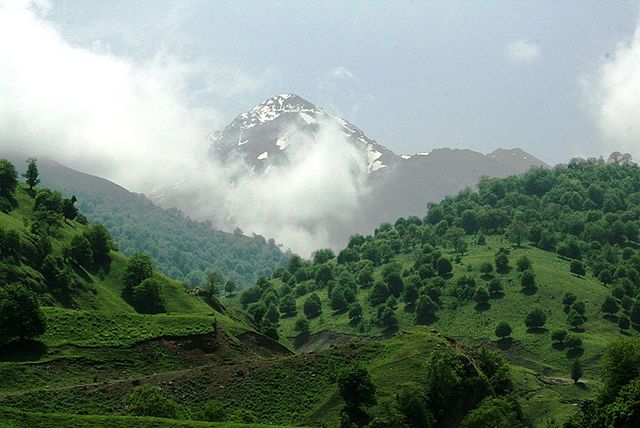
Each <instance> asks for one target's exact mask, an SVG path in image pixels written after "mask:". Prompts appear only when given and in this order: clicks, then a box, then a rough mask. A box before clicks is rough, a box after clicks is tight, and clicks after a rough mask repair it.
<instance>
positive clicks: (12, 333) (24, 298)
mask: <svg viewBox="0 0 640 428" xmlns="http://www.w3.org/2000/svg"><path fill="white" fill-rule="evenodd" d="M45 329H46V322H45V318H44V314H43V313H42V311H41V310H40V305H39V303H38V299H37V298H36V295H35V294H33V293H32V292H31V291H29V290H27V289H26V288H25V287H24V286H23V285H21V284H7V285H3V286H0V342H6V341H9V340H11V339H14V338H18V339H20V340H22V339H25V338H31V337H38V336H40V335H41V334H43V333H44V332H45Z"/></svg>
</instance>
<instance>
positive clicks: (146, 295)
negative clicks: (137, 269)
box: [131, 278, 165, 314]
mask: <svg viewBox="0 0 640 428" xmlns="http://www.w3.org/2000/svg"><path fill="white" fill-rule="evenodd" d="M131 301H132V303H133V307H134V308H135V310H136V311H138V312H140V313H143V314H158V313H160V312H164V310H165V309H164V298H163V297H162V284H161V283H160V281H158V280H157V279H155V278H147V279H145V280H143V281H142V282H140V284H138V285H136V286H134V287H133V289H132V294H131Z"/></svg>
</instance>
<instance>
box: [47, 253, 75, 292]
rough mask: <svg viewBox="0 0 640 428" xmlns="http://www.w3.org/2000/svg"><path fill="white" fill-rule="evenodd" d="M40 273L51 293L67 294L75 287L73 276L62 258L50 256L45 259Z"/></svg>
mask: <svg viewBox="0 0 640 428" xmlns="http://www.w3.org/2000/svg"><path fill="white" fill-rule="evenodd" d="M40 272H41V273H42V275H43V276H44V280H45V283H46V285H47V287H48V288H49V290H51V291H54V292H62V293H65V292H67V291H68V290H69V289H70V288H71V287H72V286H73V285H74V280H73V274H72V273H71V270H70V269H69V266H68V265H67V264H66V263H65V262H64V260H63V259H62V257H60V256H56V255H54V254H49V255H48V256H47V257H45V258H44V260H43V262H42V267H41V269H40Z"/></svg>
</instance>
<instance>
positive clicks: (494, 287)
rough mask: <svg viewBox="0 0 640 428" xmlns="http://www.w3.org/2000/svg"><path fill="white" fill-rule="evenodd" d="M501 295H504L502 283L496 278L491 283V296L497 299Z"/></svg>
mask: <svg viewBox="0 0 640 428" xmlns="http://www.w3.org/2000/svg"><path fill="white" fill-rule="evenodd" d="M500 293H502V281H500V280H499V279H498V278H494V279H492V280H491V281H489V295H491V297H496V296H498V295H499V294H500Z"/></svg>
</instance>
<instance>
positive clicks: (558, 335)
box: [551, 329, 567, 343]
mask: <svg viewBox="0 0 640 428" xmlns="http://www.w3.org/2000/svg"><path fill="white" fill-rule="evenodd" d="M566 338H567V330H563V329H557V330H554V331H553V333H551V340H553V341H554V342H555V343H563V342H564V340H565V339H566Z"/></svg>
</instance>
